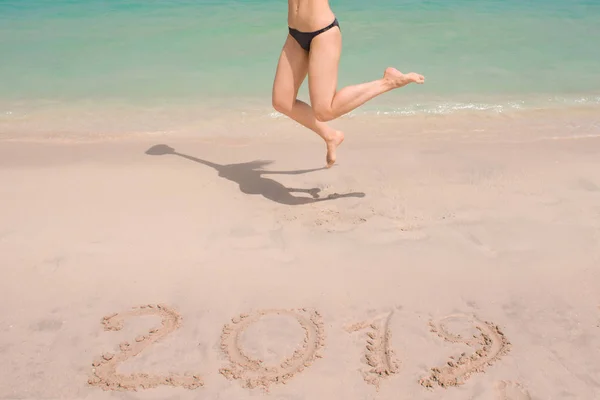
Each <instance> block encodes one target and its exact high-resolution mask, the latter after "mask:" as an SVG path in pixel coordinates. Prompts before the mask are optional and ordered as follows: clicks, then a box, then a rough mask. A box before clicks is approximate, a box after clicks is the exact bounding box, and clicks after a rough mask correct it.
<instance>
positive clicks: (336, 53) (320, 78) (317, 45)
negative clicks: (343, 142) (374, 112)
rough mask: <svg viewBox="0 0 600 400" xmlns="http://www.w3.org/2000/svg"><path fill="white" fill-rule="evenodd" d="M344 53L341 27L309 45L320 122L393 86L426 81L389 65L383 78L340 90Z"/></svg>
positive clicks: (312, 94)
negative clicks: (340, 63) (342, 55)
mask: <svg viewBox="0 0 600 400" xmlns="http://www.w3.org/2000/svg"><path fill="white" fill-rule="evenodd" d="M341 52H342V34H341V32H340V30H339V29H338V28H332V29H329V30H328V31H325V32H323V33H321V34H320V35H318V36H316V37H315V38H314V39H313V41H312V42H311V45H310V57H309V62H308V84H309V86H308V88H309V92H310V102H311V104H312V107H313V109H314V111H315V115H316V117H317V119H318V120H319V121H330V120H332V119H335V118H337V117H340V116H342V115H344V114H346V113H348V112H350V111H352V110H354V109H355V108H357V107H359V106H361V105H363V104H364V103H366V102H367V101H369V100H371V99H372V98H374V97H376V96H379V95H380V94H382V93H385V92H387V91H390V90H392V89H396V88H399V87H402V86H406V85H407V84H409V83H412V82H414V83H423V82H425V78H424V77H423V76H422V75H419V74H416V73H414V72H411V73H409V74H403V73H401V72H400V71H398V70H397V69H395V68H387V69H386V70H385V72H384V75H383V78H381V79H378V80H375V81H371V82H366V83H361V84H358V85H354V86H347V87H345V88H343V89H341V90H340V91H337V76H338V66H339V61H340V55H341Z"/></svg>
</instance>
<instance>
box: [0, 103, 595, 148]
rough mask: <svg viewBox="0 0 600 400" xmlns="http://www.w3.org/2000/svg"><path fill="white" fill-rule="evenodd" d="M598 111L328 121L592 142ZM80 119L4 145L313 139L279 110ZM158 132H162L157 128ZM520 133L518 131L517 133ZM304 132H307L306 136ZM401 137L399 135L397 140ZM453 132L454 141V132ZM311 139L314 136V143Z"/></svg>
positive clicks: (46, 124)
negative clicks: (55, 142) (576, 139)
mask: <svg viewBox="0 0 600 400" xmlns="http://www.w3.org/2000/svg"><path fill="white" fill-rule="evenodd" d="M599 110H600V107H596V106H579V107H573V108H567V109H565V108H560V109H542V110H536V109H532V110H518V111H511V112H502V113H498V112H490V111H471V110H469V111H460V112H456V113H452V114H422V115H385V114H382V115H372V114H359V115H345V116H342V117H341V118H338V119H337V120H334V121H332V122H331V123H330V125H331V126H334V127H336V129H340V130H344V131H345V132H347V133H351V134H352V135H353V137H354V138H357V139H360V138H362V137H367V136H369V135H371V134H377V135H379V136H383V137H388V136H389V137H397V138H398V139H406V140H409V139H411V138H417V137H419V136H423V135H425V136H427V137H429V136H431V137H432V138H436V137H437V136H439V139H440V140H442V139H444V140H445V139H453V140H459V141H460V140H463V138H464V137H465V135H467V136H468V137H469V138H472V140H475V138H476V137H477V136H478V135H480V136H482V137H484V138H485V139H484V140H489V138H490V137H495V138H497V139H498V140H502V138H505V140H525V141H527V140H540V139H544V138H556V139H569V138H577V137H581V138H584V137H594V136H596V135H597V134H598V133H599V132H600V118H598V115H599V114H598V112H599ZM75 115H76V116H77V118H74V117H73V116H70V115H69V114H66V115H62V116H61V115H56V114H46V115H37V116H34V117H31V116H29V117H11V118H4V119H2V118H0V143H1V142H20V141H24V142H28V141H32V142H45V141H48V142H52V141H58V142H60V141H64V142H102V141H115V140H125V141H127V140H143V139H144V138H156V139H158V138H165V139H169V138H173V139H190V140H194V139H207V138H213V137H228V138H232V139H235V138H239V139H252V138H259V139H261V140H277V138H280V137H281V138H286V139H293V140H294V141H295V140H300V141H302V140H304V138H308V140H311V137H312V136H316V135H315V134H314V133H313V132H311V131H309V130H308V129H306V128H304V127H302V126H300V125H299V124H297V123H296V122H295V121H292V120H291V119H289V118H288V117H286V116H284V115H280V114H278V113H275V112H271V113H268V114H267V113H262V114H255V115H249V114H244V113H242V114H241V115H240V114H238V113H236V112H231V111H228V112H226V113H224V114H220V113H219V112H214V111H213V112H211V113H209V114H206V115H203V114H202V113H198V112H195V111H194V110H193V109H188V110H185V111H184V112H180V113H179V114H174V115H170V114H169V113H164V114H162V115H159V116H157V115H155V114H153V117H152V118H153V119H150V120H148V119H146V118H145V114H139V115H137V116H135V115H129V116H128V115H127V114H121V115H115V114H112V115H110V116H109V115H104V114H102V112H98V113H96V114H86V113H83V112H81V111H79V112H77V113H76V114H75ZM158 128H160V129H158ZM515 131H518V133H515ZM302 132H305V133H306V134H302ZM398 132H401V134H400V135H398ZM453 133H454V136H452V134H453ZM313 139H314V138H313Z"/></svg>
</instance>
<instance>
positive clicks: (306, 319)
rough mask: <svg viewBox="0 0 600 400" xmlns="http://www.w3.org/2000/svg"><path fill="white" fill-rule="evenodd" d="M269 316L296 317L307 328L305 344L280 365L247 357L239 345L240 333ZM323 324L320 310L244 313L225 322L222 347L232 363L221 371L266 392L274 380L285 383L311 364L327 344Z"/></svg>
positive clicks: (244, 384)
mask: <svg viewBox="0 0 600 400" xmlns="http://www.w3.org/2000/svg"><path fill="white" fill-rule="evenodd" d="M266 315H278V316H284V317H291V318H293V319H295V320H296V321H297V322H298V323H299V324H300V327H301V328H302V329H303V330H304V341H303V343H302V347H301V348H300V349H297V350H295V351H294V354H293V355H292V356H291V357H289V358H287V359H286V360H284V361H283V362H282V363H281V364H279V365H271V366H269V365H264V361H263V360H261V359H252V358H250V357H249V356H247V355H246V354H245V353H244V351H243V350H242V348H241V346H240V336H241V334H242V333H243V332H244V331H245V330H246V328H248V327H249V326H250V325H252V324H254V323H255V322H257V321H258V320H260V319H261V318H262V317H264V316H266ZM324 338H325V335H324V325H323V322H322V320H321V315H320V314H319V312H318V311H309V310H307V309H300V310H261V311H257V312H254V313H252V314H241V315H240V316H239V317H236V318H234V319H233V320H232V323H230V324H227V325H225V327H224V328H223V333H222V335H221V348H222V349H223V351H224V352H225V354H226V355H227V357H228V358H229V361H230V365H229V366H227V367H225V368H221V369H220V370H219V372H220V373H221V374H222V375H223V376H225V377H226V378H227V379H230V380H233V379H238V380H241V381H242V386H243V387H245V388H256V387H262V388H263V389H265V390H266V391H268V390H269V386H270V385H271V384H273V383H284V384H285V383H286V381H288V380H289V379H291V378H292V377H293V376H294V375H295V374H297V373H299V372H302V371H303V370H304V368H307V367H309V366H310V365H311V364H312V362H313V361H314V360H315V359H316V358H321V354H320V353H319V351H320V350H321V348H322V347H323V345H324Z"/></svg>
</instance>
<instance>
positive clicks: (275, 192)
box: [146, 144, 365, 206]
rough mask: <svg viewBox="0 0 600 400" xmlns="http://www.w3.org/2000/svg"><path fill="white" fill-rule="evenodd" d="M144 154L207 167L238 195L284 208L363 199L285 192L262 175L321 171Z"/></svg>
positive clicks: (155, 149)
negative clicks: (232, 185)
mask: <svg viewBox="0 0 600 400" xmlns="http://www.w3.org/2000/svg"><path fill="white" fill-rule="evenodd" d="M146 154H148V155H153V156H162V155H167V154H170V155H175V156H178V157H182V158H185V159H187V160H190V161H194V162H196V163H198V164H202V165H206V166H207V167H211V168H213V169H215V170H216V171H217V172H218V174H219V176H220V177H222V178H225V179H227V180H230V181H232V182H235V183H237V184H238V186H239V188H240V191H241V192H242V193H245V194H249V195H261V196H263V197H264V198H266V199H269V200H271V201H274V202H276V203H280V204H285V205H290V206H292V205H301V204H309V203H316V202H319V201H327V200H335V199H340V198H344V197H365V194H364V193H362V192H352V193H344V194H337V193H334V194H331V195H329V196H327V197H323V198H321V197H319V192H320V191H321V189H318V188H312V189H298V188H288V187H285V186H284V185H282V184H281V183H279V182H277V181H276V180H273V179H270V178H265V177H264V176H263V175H267V174H269V175H299V174H306V173H309V172H314V171H320V170H322V169H325V167H322V168H313V169H304V170H296V171H268V170H263V169H262V168H263V167H264V166H266V165H269V164H271V163H272V161H263V160H256V161H250V162H246V163H239V164H226V165H221V164H216V163H213V162H210V161H206V160H203V159H201V158H196V157H192V156H188V155H186V154H182V153H178V152H177V151H175V149H173V148H172V147H169V146H167V145H164V144H158V145H155V146H152V147H151V148H149V149H148V150H146ZM292 193H306V194H309V195H310V196H311V197H296V196H294V195H292Z"/></svg>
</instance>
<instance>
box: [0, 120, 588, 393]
mask: <svg viewBox="0 0 600 400" xmlns="http://www.w3.org/2000/svg"><path fill="white" fill-rule="evenodd" d="M588 117H589V116H587V117H585V118H583V117H581V116H576V115H575V116H572V115H570V116H562V117H561V116H553V117H552V118H548V117H547V116H544V117H543V118H542V116H539V115H535V114H532V115H530V116H529V117H528V118H529V119H526V118H520V119H519V118H502V117H498V118H495V119H493V120H485V119H477V118H471V119H452V118H449V117H448V118H439V117H436V118H429V119H426V120H424V121H420V122H419V124H420V125H419V124H416V123H413V122H411V120H410V119H407V121H406V124H402V123H401V120H398V119H396V120H392V119H390V120H385V119H383V118H381V119H379V120H378V122H377V125H374V124H373V123H372V121H371V122H368V121H362V122H361V121H348V120H346V121H340V122H338V126H340V127H342V128H344V129H346V132H347V139H346V141H345V142H344V145H343V146H342V148H341V149H340V152H339V154H338V165H337V166H336V167H334V168H332V169H330V170H325V169H321V167H322V165H323V162H324V154H323V147H324V146H323V145H322V144H321V143H320V142H319V141H318V140H317V138H316V136H314V137H313V136H312V135H311V134H310V133H307V132H305V131H304V130H303V129H301V128H299V127H297V126H295V125H293V124H291V123H288V122H286V121H274V122H272V123H269V124H267V125H264V126H260V127H255V128H253V130H252V129H250V130H248V129H246V130H244V132H241V133H239V134H234V133H232V134H231V135H211V134H210V133H207V132H205V133H203V134H202V135H198V136H196V137H192V136H186V137H183V136H181V137H166V136H157V137H135V138H133V137H132V138H129V139H124V138H121V139H116V138H113V139H110V140H96V141H90V140H83V139H81V138H80V139H75V138H68V137H66V136H63V137H62V138H61V136H60V135H57V136H56V137H54V138H45V139H43V140H42V139H40V138H27V140H25V138H22V139H15V138H14V137H12V138H11V137H10V135H7V136H5V137H4V139H3V140H1V141H0V182H2V185H1V186H0V293H2V295H1V296H2V297H1V299H2V301H1V302H0V315H1V319H0V357H1V360H2V363H1V364H0V399H59V398H60V399H113V398H117V399H161V400H162V399H215V400H216V399H221V400H243V399H251V398H252V399H256V398H268V399H278V400H283V399H289V400H301V399H307V400H308V399H310V400H321V399H323V400H331V399H347V400H363V399H390V400H391V399H393V400H401V399H406V400H409V399H410V400H415V399H423V400H434V399H435V400H439V399H449V400H466V399H482V400H485V399H509V400H522V399H561V400H567V399H583V400H593V399H598V398H600V308H599V306H600V267H599V265H600V264H599V261H600V161H599V160H600V137H599V136H600V126H599V125H598V123H597V122H595V120H594V119H590V118H588ZM157 145H159V146H157ZM261 160H274V161H273V162H272V163H268V162H263V161H261ZM134 389H135V390H134Z"/></svg>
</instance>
